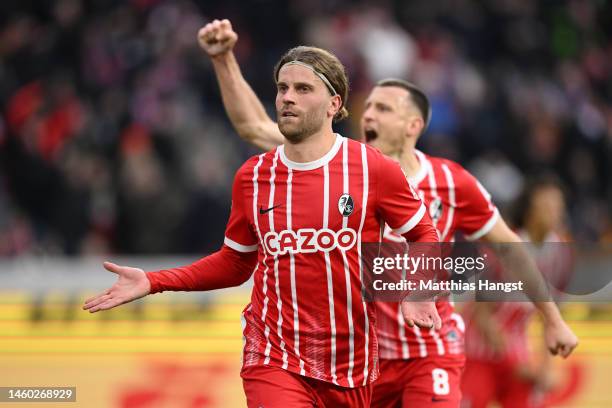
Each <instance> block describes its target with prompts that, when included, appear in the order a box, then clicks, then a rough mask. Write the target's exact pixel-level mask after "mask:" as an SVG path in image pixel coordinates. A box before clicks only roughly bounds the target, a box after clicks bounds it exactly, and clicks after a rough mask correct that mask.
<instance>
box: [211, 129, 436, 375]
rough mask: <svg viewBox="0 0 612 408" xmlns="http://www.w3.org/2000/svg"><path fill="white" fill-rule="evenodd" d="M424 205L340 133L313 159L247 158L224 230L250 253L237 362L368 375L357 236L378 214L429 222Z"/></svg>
mask: <svg viewBox="0 0 612 408" xmlns="http://www.w3.org/2000/svg"><path fill="white" fill-rule="evenodd" d="M426 213H427V211H426V208H425V206H424V205H423V203H422V201H421V200H420V199H419V197H418V195H417V194H416V192H415V191H414V190H412V188H411V187H410V185H409V183H408V182H407V180H406V178H405V176H404V175H403V172H402V170H401V168H400V167H399V165H398V164H397V163H395V162H393V161H392V160H390V159H388V158H386V157H384V156H383V155H382V154H381V153H380V152H378V151H377V150H375V149H373V148H371V147H369V146H366V145H364V144H362V143H359V142H356V141H353V140H350V139H346V138H344V137H342V136H340V135H337V136H336V141H335V143H334V145H333V147H332V149H331V150H330V151H329V152H328V153H327V154H326V155H325V156H324V157H322V158H321V159H319V160H317V161H315V162H311V163H296V162H292V161H290V160H289V159H288V158H287V157H286V156H285V153H284V146H279V147H277V148H276V149H275V150H273V151H270V152H267V153H264V154H261V155H259V156H255V157H253V158H251V159H250V160H248V161H247V162H246V163H245V164H244V165H243V166H242V167H241V168H240V170H239V171H238V172H237V174H236V178H235V180H234V189H233V203H232V211H231V215H230V220H229V223H228V226H227V230H226V235H225V244H226V245H227V246H229V247H231V248H233V249H235V250H237V251H242V252H248V251H258V264H257V266H256V268H255V271H254V287H253V292H252V296H251V303H250V304H249V305H248V306H247V307H246V308H245V310H244V312H243V325H244V330H243V334H244V341H245V346H244V353H243V365H244V366H245V367H246V366H252V365H271V366H275V367H280V368H283V369H285V370H289V371H291V372H294V373H297V374H300V375H303V376H308V377H311V378H316V379H319V380H323V381H328V382H332V383H334V384H338V385H340V386H344V387H358V386H362V385H365V384H367V383H368V382H370V381H373V380H374V379H375V378H376V377H377V376H378V353H377V349H378V347H377V337H376V333H375V327H374V320H375V310H374V308H375V306H374V305H373V304H371V303H366V302H364V301H363V300H362V296H361V274H362V270H361V267H362V266H361V262H360V255H361V242H362V241H363V242H379V241H380V238H381V237H380V231H381V228H380V227H381V223H382V222H384V221H386V223H387V224H389V225H390V226H391V227H393V228H396V229H397V232H398V233H400V234H405V233H406V232H408V231H410V230H411V229H412V228H413V227H414V226H416V225H417V224H418V223H419V222H425V223H429V225H431V221H430V220H429V217H427V215H426ZM383 220H384V221H383ZM219 273H223V271H219Z"/></svg>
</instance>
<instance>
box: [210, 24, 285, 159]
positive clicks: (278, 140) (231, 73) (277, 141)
mask: <svg viewBox="0 0 612 408" xmlns="http://www.w3.org/2000/svg"><path fill="white" fill-rule="evenodd" d="M198 41H199V43H200V47H202V49H203V50H204V51H205V52H206V53H207V54H208V56H209V57H210V59H211V61H212V64H213V67H214V70H215V75H216V76H217V82H218V83H219V88H220V89H221V97H222V99H223V106H224V107H225V111H226V112H227V115H228V116H229V118H230V121H231V122H232V126H234V129H236V132H238V135H240V137H241V138H242V139H243V140H245V141H247V142H249V143H251V144H253V145H255V146H257V147H259V148H260V149H263V150H271V149H273V148H274V147H276V146H278V145H281V144H283V143H284V140H285V138H284V137H283V135H282V134H281V133H280V130H278V125H277V124H276V122H274V121H273V120H272V119H271V118H270V117H269V116H268V114H267V113H266V110H265V109H264V107H263V105H262V103H261V101H260V100H259V98H258V97H257V95H255V92H253V89H252V88H251V87H250V86H249V84H248V83H247V82H246V80H245V79H244V77H243V76H242V73H241V72H240V66H239V65H238V62H237V61H236V56H235V55H234V52H233V48H234V45H235V44H236V41H238V35H237V34H236V32H234V30H233V29H232V25H231V23H230V22H229V20H221V21H220V20H214V21H213V22H211V23H208V24H206V25H205V26H204V27H202V28H201V29H200V31H199V32H198Z"/></svg>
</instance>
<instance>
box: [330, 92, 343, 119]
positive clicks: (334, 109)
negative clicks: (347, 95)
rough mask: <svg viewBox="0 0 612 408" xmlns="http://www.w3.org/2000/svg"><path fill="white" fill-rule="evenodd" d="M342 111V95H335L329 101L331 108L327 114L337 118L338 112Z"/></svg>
mask: <svg viewBox="0 0 612 408" xmlns="http://www.w3.org/2000/svg"><path fill="white" fill-rule="evenodd" d="M340 109H342V98H341V97H340V95H334V96H332V97H331V99H330V100H329V108H328V109H327V114H328V116H330V117H332V118H333V117H334V116H336V114H337V113H338V112H340Z"/></svg>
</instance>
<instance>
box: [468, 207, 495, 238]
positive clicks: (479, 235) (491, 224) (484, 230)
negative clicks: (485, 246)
mask: <svg viewBox="0 0 612 408" xmlns="http://www.w3.org/2000/svg"><path fill="white" fill-rule="evenodd" d="M498 219H499V211H498V209H497V208H495V211H494V212H493V215H492V216H491V218H489V221H487V222H486V223H485V224H484V225H483V226H482V227H481V228H480V229H479V230H478V231H476V232H474V233H472V234H470V235H466V236H465V239H467V240H468V241H476V240H477V239H480V238H482V237H483V236H485V235H487V234H488V233H489V231H491V230H492V229H493V227H494V226H495V223H496V222H497V220H498Z"/></svg>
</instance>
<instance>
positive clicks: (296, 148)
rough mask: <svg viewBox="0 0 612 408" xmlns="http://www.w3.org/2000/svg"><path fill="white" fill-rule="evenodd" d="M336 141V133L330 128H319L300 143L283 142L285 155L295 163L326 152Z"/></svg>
mask: <svg viewBox="0 0 612 408" xmlns="http://www.w3.org/2000/svg"><path fill="white" fill-rule="evenodd" d="M335 142H336V134H335V133H334V132H333V130H332V129H331V128H329V129H325V130H321V131H319V132H317V133H315V134H313V135H311V136H309V137H307V138H306V139H304V140H303V141H301V142H300V143H296V144H293V143H289V142H285V147H284V150H285V156H287V158H288V159H289V160H291V161H293V162H296V163H309V162H313V161H316V160H319V159H320V158H322V157H323V156H325V155H326V154H327V152H329V151H330V150H331V148H332V146H333V145H334V143H335Z"/></svg>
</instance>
